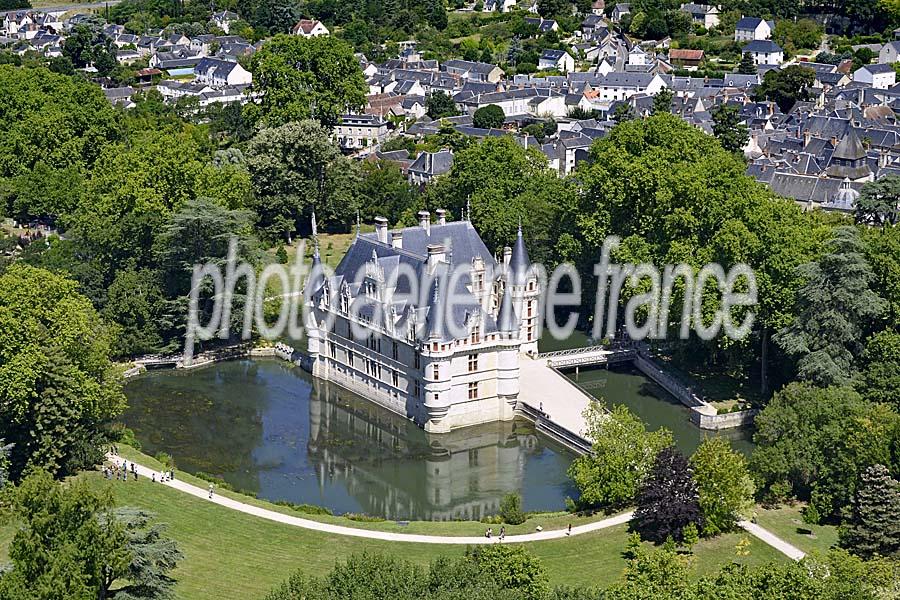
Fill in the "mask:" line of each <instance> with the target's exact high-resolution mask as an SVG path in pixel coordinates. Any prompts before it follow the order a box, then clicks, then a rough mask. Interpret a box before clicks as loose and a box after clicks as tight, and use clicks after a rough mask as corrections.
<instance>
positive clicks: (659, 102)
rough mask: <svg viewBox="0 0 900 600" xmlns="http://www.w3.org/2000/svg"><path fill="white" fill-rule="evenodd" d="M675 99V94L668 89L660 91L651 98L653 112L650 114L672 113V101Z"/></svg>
mask: <svg viewBox="0 0 900 600" xmlns="http://www.w3.org/2000/svg"><path fill="white" fill-rule="evenodd" d="M674 97H675V94H674V93H673V92H672V90H670V89H669V88H665V87H664V88H662V89H660V90H659V91H658V92H657V93H656V95H655V96H653V110H652V114H654V115H655V114H657V113H667V112H671V111H672V99H673V98H674Z"/></svg>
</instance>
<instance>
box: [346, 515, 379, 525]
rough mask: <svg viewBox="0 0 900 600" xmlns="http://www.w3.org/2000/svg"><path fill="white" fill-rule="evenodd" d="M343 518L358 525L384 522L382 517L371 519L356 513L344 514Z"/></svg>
mask: <svg viewBox="0 0 900 600" xmlns="http://www.w3.org/2000/svg"><path fill="white" fill-rule="evenodd" d="M344 516H345V517H347V518H348V519H350V520H351V521H357V522H359V523H383V522H384V521H385V519H384V517H373V516H372V515H364V514H358V513H346V514H345V515H344Z"/></svg>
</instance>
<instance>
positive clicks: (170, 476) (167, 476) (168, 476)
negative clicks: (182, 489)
mask: <svg viewBox="0 0 900 600" xmlns="http://www.w3.org/2000/svg"><path fill="white" fill-rule="evenodd" d="M151 479H152V481H153V483H156V481H157V479H156V473H154V474H153V475H152V477H151ZM174 479H175V469H171V470H169V471H162V472H161V473H160V474H159V482H160V483H165V482H167V481H172V480H174Z"/></svg>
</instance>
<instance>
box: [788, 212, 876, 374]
mask: <svg viewBox="0 0 900 600" xmlns="http://www.w3.org/2000/svg"><path fill="white" fill-rule="evenodd" d="M800 273H801V274H802V276H803V279H804V281H805V284H804V286H803V288H802V289H801V290H800V291H799V293H798V297H797V316H796V318H795V320H794V322H793V323H791V324H790V325H789V326H787V327H785V328H784V329H782V330H781V331H779V332H778V334H777V335H776V337H775V341H776V342H777V343H778V344H779V345H780V346H781V347H782V348H783V349H784V351H785V352H787V353H788V354H790V355H792V356H794V357H796V358H797V371H798V375H799V377H800V378H801V379H804V380H807V381H812V382H814V383H816V384H818V385H822V386H830V385H842V384H844V383H846V382H848V381H849V379H850V377H851V375H852V374H853V369H854V360H855V359H856V357H857V356H858V355H859V353H860V352H861V351H862V348H863V340H864V339H865V337H866V333H867V330H868V329H869V328H871V324H872V321H873V320H874V319H876V318H878V317H879V316H880V315H881V314H882V313H883V312H884V309H885V308H886V303H885V301H884V300H883V299H882V298H880V297H879V296H878V294H877V293H875V291H874V290H873V289H872V283H873V274H872V268H871V267H870V266H869V264H868V262H867V261H866V258H865V256H864V254H863V244H862V241H861V240H860V237H859V233H858V232H857V230H856V229H855V228H853V227H838V228H837V229H836V230H835V232H834V237H833V238H832V240H831V242H830V244H829V251H828V252H827V253H826V254H825V255H823V256H822V257H821V258H820V259H819V260H818V261H816V262H811V263H807V264H805V265H803V266H802V267H800Z"/></svg>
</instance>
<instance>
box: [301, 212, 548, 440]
mask: <svg viewBox="0 0 900 600" xmlns="http://www.w3.org/2000/svg"><path fill="white" fill-rule="evenodd" d="M436 213H437V219H436V220H435V221H434V222H432V219H431V215H430V213H429V212H428V211H420V212H419V213H418V218H419V223H418V225H417V226H415V227H407V228H403V229H398V230H394V231H389V230H388V222H387V219H385V218H384V217H376V219H375V232H374V233H367V234H362V233H359V231H357V235H356V239H355V240H354V242H353V244H352V245H351V246H350V248H349V250H348V251H347V254H346V255H345V256H344V258H343V259H342V260H341V263H340V264H339V265H338V267H337V268H336V269H335V271H334V274H333V275H331V276H329V275H328V274H326V273H325V271H324V270H323V269H322V263H321V259H320V257H319V250H318V243H316V246H315V251H314V254H313V266H312V270H311V273H310V276H309V279H308V280H307V284H306V287H305V290H304V298H305V301H306V303H307V307H308V308H309V311H308V316H307V321H306V330H307V334H308V340H309V341H308V354H309V363H308V366H309V369H310V370H311V371H312V373H313V375H314V376H315V377H318V378H320V379H324V380H327V381H330V382H332V383H334V384H336V385H338V386H340V387H343V388H346V389H348V390H350V391H352V392H355V393H358V394H360V395H364V396H365V397H366V398H368V399H370V400H372V401H374V402H376V403H378V404H380V405H381V406H383V407H384V408H386V409H388V410H391V411H393V412H395V413H397V414H399V415H402V416H403V417H406V418H409V419H411V420H412V421H414V422H415V423H416V424H417V425H419V426H420V427H422V428H424V429H425V430H426V431H428V432H433V433H445V432H449V431H451V430H453V429H456V428H460V427H466V426H470V425H476V424H480V423H489V422H494V421H508V420H511V419H512V418H513V417H514V414H515V413H514V411H515V407H516V403H517V401H518V395H519V356H520V353H522V352H530V353H533V352H536V351H537V339H538V325H539V322H540V321H539V317H540V310H539V302H538V301H539V297H540V284H539V282H538V279H537V277H536V276H535V274H534V273H533V272H532V270H531V263H530V260H529V258H528V251H527V250H526V248H525V240H524V236H523V233H522V230H521V228H520V229H519V232H518V236H517V238H516V242H515V245H514V247H513V248H511V249H510V248H505V249H504V250H503V256H502V258H495V257H494V256H492V255H491V252H490V251H489V250H488V248H487V247H486V246H485V244H484V242H483V241H482V240H481V237H480V236H479V235H478V232H477V231H476V230H475V228H474V227H473V226H472V223H471V222H469V221H468V220H467V219H463V220H460V221H455V222H450V221H448V220H447V219H446V211H443V210H439V211H436ZM313 236H314V239H315V238H316V237H317V236H316V230H315V224H314V225H313Z"/></svg>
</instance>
